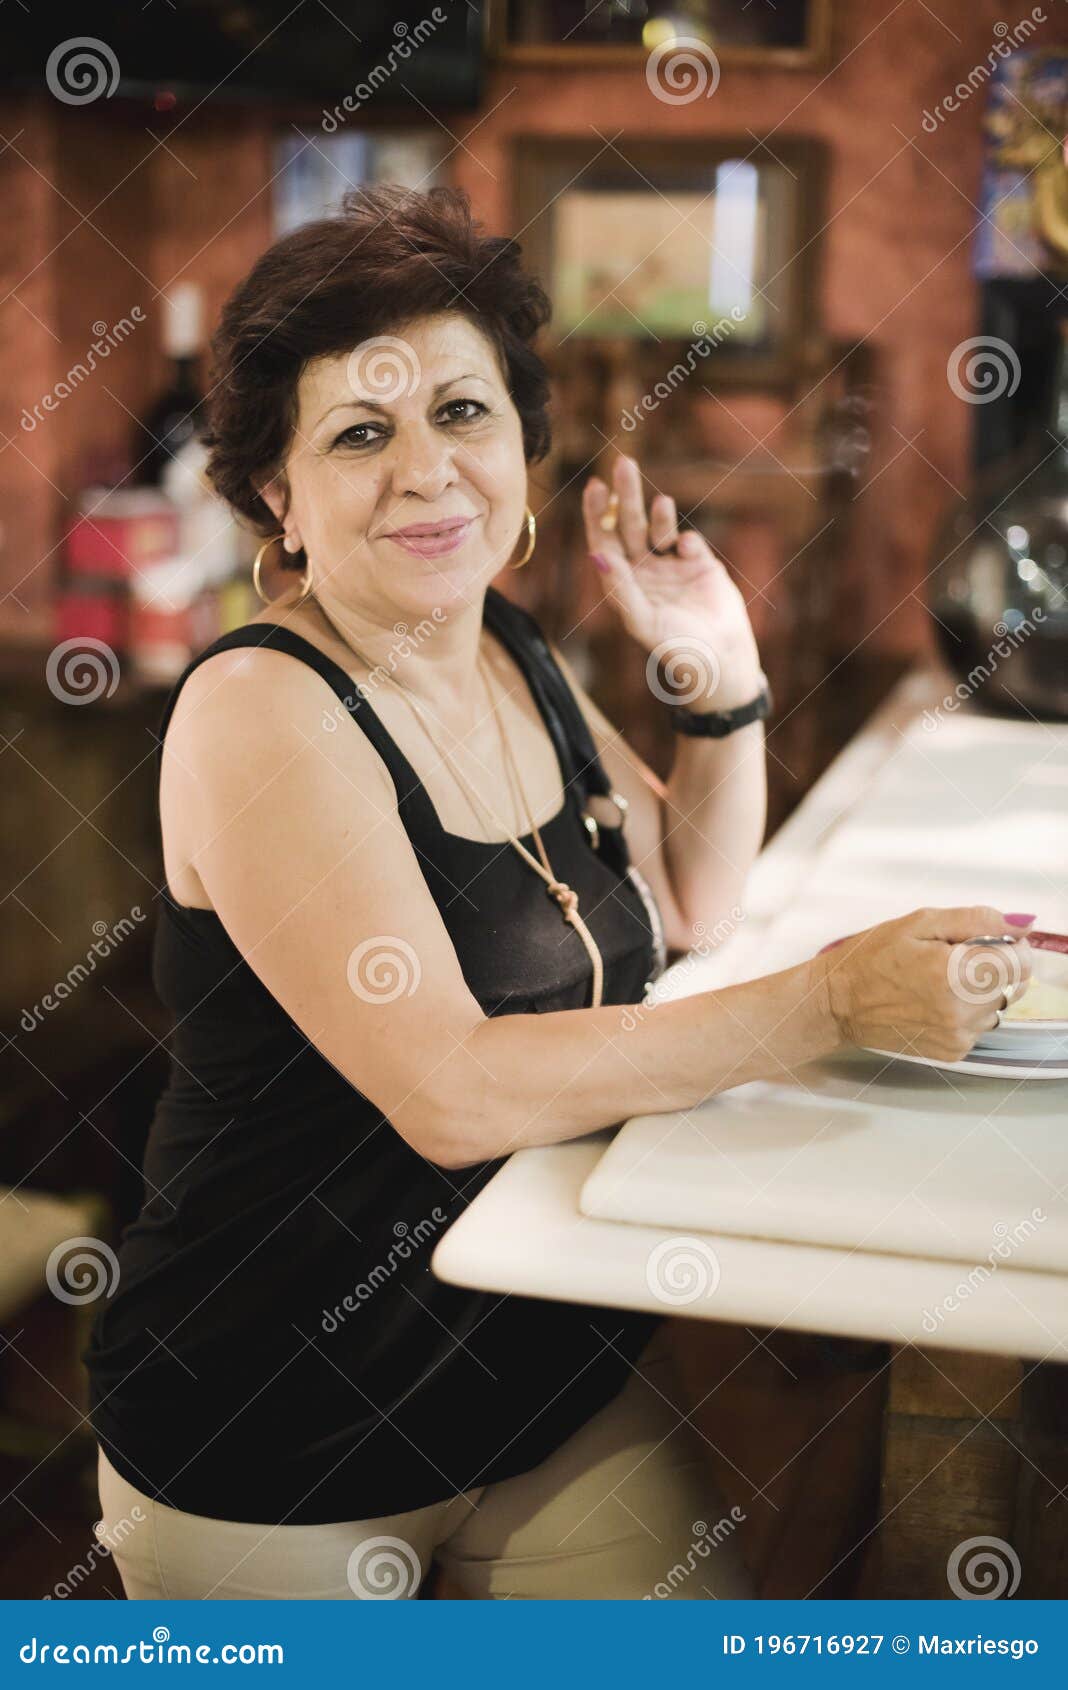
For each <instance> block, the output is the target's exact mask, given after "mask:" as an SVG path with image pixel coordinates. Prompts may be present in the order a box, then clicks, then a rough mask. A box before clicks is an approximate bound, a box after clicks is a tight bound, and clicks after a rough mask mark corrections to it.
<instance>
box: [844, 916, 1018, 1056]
mask: <svg viewBox="0 0 1068 1690" xmlns="http://www.w3.org/2000/svg"><path fill="white" fill-rule="evenodd" d="M1031 925H1032V924H1031V923H1030V922H1029V923H1028V924H1027V926H1026V927H1017V926H1014V925H1013V924H1012V923H1011V922H1007V921H1006V920H1005V917H1004V916H1003V915H1002V914H1001V912H1000V910H995V909H991V908H990V907H989V906H987V905H983V904H978V905H975V906H974V907H970V908H965V909H922V910H913V911H912V912H911V913H910V914H909V915H903V916H899V917H898V918H897V920H895V921H884V922H880V923H879V925H878V926H877V927H869V928H866V929H865V930H864V931H863V932H861V933H854V934H851V935H850V937H849V938H848V939H842V940H840V941H839V942H838V943H837V944H836V945H834V946H833V947H831V948H830V949H828V950H826V951H823V952H821V953H820V954H819V955H818V956H817V957H814V958H813V963H814V965H815V967H816V969H817V975H818V978H819V980H820V982H821V984H822V985H823V987H824V989H825V992H826V1003H827V1008H828V1012H829V1014H830V1016H831V1018H832V1019H833V1021H834V1024H835V1026H836V1027H837V1029H838V1032H839V1034H840V1036H841V1040H842V1043H843V1044H855V1045H864V1046H867V1047H868V1048H873V1047H874V1048H876V1049H879V1050H887V1051H895V1052H898V1051H900V1052H903V1053H904V1054H907V1055H913V1056H928V1057H932V1058H933V1059H934V1060H935V1061H936V1062H959V1061H960V1060H961V1059H962V1058H963V1057H965V1056H967V1054H968V1052H969V1051H970V1050H971V1048H972V1046H973V1045H974V1044H975V1042H976V1040H977V1038H978V1037H979V1035H980V1033H983V1032H989V1030H990V1029H991V1028H992V1027H995V1026H997V1020H998V1017H997V1011H998V1009H999V1008H1001V1007H1002V1004H1003V1001H1004V1000H1005V999H1007V1000H1008V1001H1009V1002H1011V1001H1012V1000H1013V998H1014V997H1018V996H1019V994H1020V993H1021V992H1022V991H1023V990H1024V988H1025V986H1026V984H1027V982H1028V980H1029V979H1030V978H1031V947H1030V945H1029V944H1028V943H1027V939H1026V937H1025V935H1026V933H1027V931H1028V928H1029V927H1030V926H1031ZM979 934H992V935H993V934H999V935H1000V934H1006V935H1010V936H1012V937H1013V938H1015V940H1016V941H1017V942H1016V943H1015V944H1014V945H986V946H983V945H970V944H967V943H966V941H967V940H969V939H973V938H975V937H976V936H977V935H979Z"/></svg>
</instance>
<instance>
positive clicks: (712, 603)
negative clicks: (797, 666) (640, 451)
mask: <svg viewBox="0 0 1068 1690" xmlns="http://www.w3.org/2000/svg"><path fill="white" fill-rule="evenodd" d="M612 480H613V489H614V491H615V493H616V495H617V497H618V501H619V509H618V520H617V524H616V527H615V529H614V531H611V532H606V531H605V530H604V529H602V527H601V519H602V517H604V516H605V514H606V512H608V510H609V500H610V497H611V491H612V490H610V489H609V488H608V486H607V485H606V484H605V482H603V481H602V480H601V479H600V478H599V477H598V476H591V477H590V479H589V480H588V481H587V483H586V486H585V489H584V491H583V495H582V512H583V517H584V519H585V525H586V540H587V545H588V547H589V551H590V556H591V558H592V560H593V562H594V564H595V566H596V567H597V568H598V569H599V571H600V574H601V580H602V583H603V585H604V589H605V592H606V594H607V596H608V598H609V599H610V600H611V602H612V604H613V605H614V606H615V608H616V610H617V611H618V613H619V616H620V619H621V621H622V623H623V626H624V627H625V628H626V630H627V632H628V633H629V634H631V635H632V636H633V638H634V639H635V640H637V642H638V644H639V645H640V646H641V647H642V648H643V650H645V651H647V652H648V653H649V654H650V659H649V666H648V667H649V682H650V686H651V687H652V688H653V690H654V691H656V692H658V693H659V695H660V696H661V697H663V698H664V699H665V700H668V701H671V702H675V703H678V704H682V705H686V706H688V707H690V708H693V709H695V710H731V709H733V708H734V707H735V706H736V705H739V704H747V703H748V702H749V701H750V699H752V698H754V697H755V696H756V694H757V693H758V692H759V691H760V690H761V688H762V687H763V686H764V684H765V677H764V673H763V671H762V669H761V666H760V655H759V652H758V651H757V644H756V640H755V638H754V636H753V629H752V626H751V624H750V621H749V613H748V611H747V610H746V607H745V601H744V599H743V598H742V595H741V593H740V592H739V591H738V588H737V587H736V586H735V584H734V582H733V581H732V580H731V578H730V575H729V574H728V572H727V569H726V567H725V565H724V564H723V563H722V562H721V561H720V559H719V558H717V557H716V555H715V553H714V552H713V551H712V550H711V549H710V547H709V546H708V544H707V542H706V541H705V540H704V539H703V538H702V536H701V535H700V534H698V533H696V532H695V531H694V530H693V529H686V530H684V531H682V532H681V533H680V531H679V528H678V521H677V513H676V510H675V501H674V499H672V498H671V497H670V496H669V495H668V494H665V493H658V494H656V495H655V497H654V498H653V500H652V506H651V512H650V514H649V516H648V517H647V516H646V511H645V498H644V494H643V491H642V478H641V472H640V470H639V468H638V465H637V462H636V460H635V459H634V458H628V457H625V456H623V455H622V454H621V455H620V456H619V457H618V458H617V459H616V462H615V464H614V466H613V474H612ZM658 664H660V665H662V666H663V672H664V675H665V676H666V677H667V681H668V686H667V688H664V687H663V685H662V683H661V682H660V681H659V679H658V676H657V665H658Z"/></svg>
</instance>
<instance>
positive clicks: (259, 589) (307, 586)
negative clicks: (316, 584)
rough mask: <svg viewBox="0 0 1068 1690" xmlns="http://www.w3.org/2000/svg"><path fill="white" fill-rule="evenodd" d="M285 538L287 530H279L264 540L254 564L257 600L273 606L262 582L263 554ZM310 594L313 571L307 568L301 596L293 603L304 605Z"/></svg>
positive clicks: (302, 580)
mask: <svg viewBox="0 0 1068 1690" xmlns="http://www.w3.org/2000/svg"><path fill="white" fill-rule="evenodd" d="M284 538H285V530H284V529H279V531H278V533H277V534H271V535H269V536H268V538H267V539H266V540H264V542H263V545H262V546H261V547H260V549H259V551H258V552H257V553H256V556H255V559H254V560H253V564H252V585H253V586H254V587H255V589H256V596H257V598H259V599H261V600H262V602H263V603H264V604H271V603H272V602H273V601H272V599H271V597H270V594H269V593H265V592H264V590H263V581H262V578H261V573H260V572H261V570H262V568H263V554H264V552H265V551H266V550H267V547H268V546H273V545H274V543H275V541H276V540H282V539H284ZM310 592H311V571H310V570H309V569H307V568H305V570H304V574H303V576H302V577H301V589H300V596H299V597H298V598H296V599H294V601H293V602H294V604H303V603H304V600H305V599H306V598H307V596H308V594H309V593H310Z"/></svg>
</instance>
